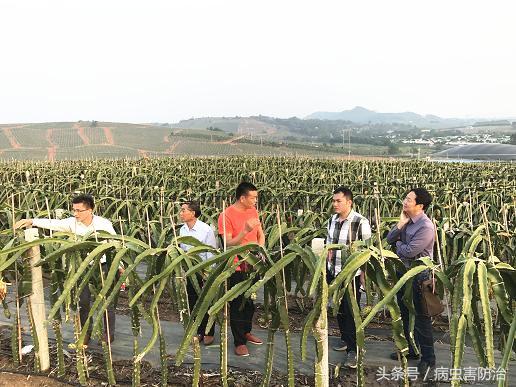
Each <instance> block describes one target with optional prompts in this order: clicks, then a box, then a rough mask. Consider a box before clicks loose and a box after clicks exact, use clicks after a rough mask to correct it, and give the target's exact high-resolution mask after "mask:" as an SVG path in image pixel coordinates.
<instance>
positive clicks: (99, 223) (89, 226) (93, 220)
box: [14, 194, 116, 345]
mask: <svg viewBox="0 0 516 387" xmlns="http://www.w3.org/2000/svg"><path fill="white" fill-rule="evenodd" d="M94 208H95V201H94V199H93V197H92V196H91V195H85V194H81V195H78V196H76V197H74V198H73V199H72V212H73V217H70V218H66V219H45V218H34V219H22V220H20V221H18V222H16V224H15V225H14V228H15V229H17V228H20V227H39V228H44V229H48V230H53V231H65V232H71V233H74V234H76V235H79V236H84V235H87V234H90V233H95V232H97V231H105V232H107V233H109V234H111V235H116V232H115V230H114V228H113V224H112V223H111V222H110V221H109V220H107V219H106V218H103V217H100V216H97V215H93V210H94ZM100 263H101V264H102V271H103V272H104V274H107V272H108V270H109V267H108V266H107V262H106V256H102V257H101V259H100ZM90 302H91V292H90V289H89V287H88V286H85V287H84V290H83V291H82V293H81V294H80V296H79V316H80V320H81V326H82V325H84V324H85V322H86V319H87V317H88V314H89V313H90ZM105 320H106V319H105V318H104V329H106V328H105V327H106V325H109V339H110V342H113V340H114V339H115V336H114V334H115V306H114V305H110V306H109V307H108V322H109V324H106V321H105ZM91 329H92V326H91V324H90V327H89V331H88V334H87V335H86V338H85V340H84V344H85V345H87V344H88V342H89V340H90V336H91ZM107 337H108V333H107V331H106V330H105V331H104V337H103V340H104V341H107Z"/></svg>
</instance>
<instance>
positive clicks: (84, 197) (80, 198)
mask: <svg viewBox="0 0 516 387" xmlns="http://www.w3.org/2000/svg"><path fill="white" fill-rule="evenodd" d="M79 203H83V204H84V205H85V206H86V207H88V208H89V209H92V210H93V209H95V200H94V199H93V196H91V195H88V194H80V195H77V196H75V197H74V198H73V199H72V204H79Z"/></svg>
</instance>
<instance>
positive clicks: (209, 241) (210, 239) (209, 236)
mask: <svg viewBox="0 0 516 387" xmlns="http://www.w3.org/2000/svg"><path fill="white" fill-rule="evenodd" d="M203 243H204V244H206V245H209V246H211V247H213V248H214V249H216V248H217V240H216V239H215V233H214V232H213V230H212V229H211V227H210V229H209V230H208V231H207V233H206V240H204V241H203Z"/></svg>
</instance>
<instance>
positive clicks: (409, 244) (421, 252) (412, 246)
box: [387, 212, 435, 267]
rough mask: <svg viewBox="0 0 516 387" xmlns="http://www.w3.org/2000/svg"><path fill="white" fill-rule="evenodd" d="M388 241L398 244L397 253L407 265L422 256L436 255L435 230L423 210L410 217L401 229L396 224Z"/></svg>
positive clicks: (431, 256)
mask: <svg viewBox="0 0 516 387" xmlns="http://www.w3.org/2000/svg"><path fill="white" fill-rule="evenodd" d="M387 241H388V242H389V243H390V244H391V245H393V244H396V254H397V255H398V257H400V259H401V260H402V261H403V263H404V264H405V266H406V267H410V265H411V263H412V261H414V260H415V259H417V258H420V257H430V259H433V257H434V241H435V230H434V224H433V223H432V221H431V220H430V218H429V217H428V216H427V215H426V214H425V213H424V212H422V213H421V214H419V215H417V216H415V217H413V218H410V220H409V222H408V223H407V225H406V226H405V227H403V228H402V229H401V230H400V229H399V228H398V227H397V225H395V226H394V227H393V228H392V229H391V231H389V234H387Z"/></svg>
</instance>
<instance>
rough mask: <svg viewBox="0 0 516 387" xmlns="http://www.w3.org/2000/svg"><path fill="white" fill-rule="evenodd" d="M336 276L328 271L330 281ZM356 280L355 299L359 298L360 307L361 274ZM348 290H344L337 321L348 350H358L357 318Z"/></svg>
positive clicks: (341, 337)
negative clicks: (355, 317)
mask: <svg viewBox="0 0 516 387" xmlns="http://www.w3.org/2000/svg"><path fill="white" fill-rule="evenodd" d="M334 278H335V277H333V275H332V274H330V273H327V275H326V279H327V282H328V283H330V282H331V281H333V279H334ZM354 282H355V299H356V300H357V303H358V307H359V308H360V299H361V298H362V293H360V276H356V277H355V279H354ZM347 295H348V290H347V289H346V291H345V292H344V296H343V297H342V300H341V301H340V305H339V311H338V312H337V323H338V324H339V330H340V339H341V340H342V341H344V342H345V343H346V345H347V347H348V348H347V349H346V351H347V352H350V351H356V350H357V330H356V326H355V319H354V318H353V308H352V306H351V304H350V302H349V300H348V297H347Z"/></svg>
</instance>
